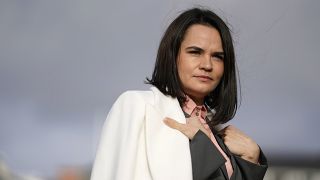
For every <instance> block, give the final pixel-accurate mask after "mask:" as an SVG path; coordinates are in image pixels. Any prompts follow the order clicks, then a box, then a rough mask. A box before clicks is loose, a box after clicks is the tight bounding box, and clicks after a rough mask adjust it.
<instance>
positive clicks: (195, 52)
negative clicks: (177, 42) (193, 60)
mask: <svg viewBox="0 0 320 180" xmlns="http://www.w3.org/2000/svg"><path fill="white" fill-rule="evenodd" d="M189 53H190V54H194V55H199V54H200V52H199V51H189Z"/></svg>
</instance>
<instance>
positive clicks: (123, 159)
mask: <svg viewBox="0 0 320 180" xmlns="http://www.w3.org/2000/svg"><path fill="white" fill-rule="evenodd" d="M165 117H170V118H172V119H175V120H176V121H178V122H180V123H185V122H186V119H185V116H184V114H183V111H182V110H181V108H180V105H179V102H178V100H177V99H176V98H172V97H170V96H165V95H164V94H162V93H161V92H160V91H159V90H158V89H157V88H155V87H151V91H127V92H125V93H123V94H122V95H121V96H120V97H119V98H118V99H117V100H116V102H115V103H114V105H113V106H112V108H111V110H110V112H109V114H108V116H107V119H106V122H105V124H104V127H103V130H102V135H101V138H100V144H99V147H98V150H97V154H96V159H95V162H94V165H93V169H92V174H91V180H131V179H136V180H149V179H153V180H192V164H191V155H190V148H189V139H188V138H187V137H186V136H185V135H183V134H182V133H180V132H179V131H177V130H174V129H171V128H169V127H168V126H166V125H165V124H164V123H163V119H164V118H165Z"/></svg>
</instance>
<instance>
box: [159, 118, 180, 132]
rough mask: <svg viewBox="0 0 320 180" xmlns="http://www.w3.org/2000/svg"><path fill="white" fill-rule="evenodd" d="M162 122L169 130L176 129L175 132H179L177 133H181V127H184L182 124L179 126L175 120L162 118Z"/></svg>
mask: <svg viewBox="0 0 320 180" xmlns="http://www.w3.org/2000/svg"><path fill="white" fill-rule="evenodd" d="M163 122H164V123H165V124H166V125H167V126H169V127H170V128H173V129H176V130H179V131H182V129H183V127H184V124H181V123H179V122H177V121H176V120H173V119H171V118H168V117H166V118H164V120H163Z"/></svg>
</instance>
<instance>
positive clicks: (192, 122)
mask: <svg viewBox="0 0 320 180" xmlns="http://www.w3.org/2000/svg"><path fill="white" fill-rule="evenodd" d="M163 122H164V123H165V124H166V125H167V126H169V127H171V128H173V129H176V130H178V131H180V132H181V133H183V134H184V135H185V136H187V137H188V138H189V139H193V137H194V136H195V135H196V133H197V132H198V131H199V130H201V131H202V132H203V133H204V134H206V135H207V136H208V137H210V132H209V131H208V130H206V129H205V128H204V126H203V125H202V124H201V122H200V120H199V119H198V118H197V117H190V118H187V123H186V124H183V123H179V122H177V121H176V120H173V119H171V118H168V117H166V118H164V120H163Z"/></svg>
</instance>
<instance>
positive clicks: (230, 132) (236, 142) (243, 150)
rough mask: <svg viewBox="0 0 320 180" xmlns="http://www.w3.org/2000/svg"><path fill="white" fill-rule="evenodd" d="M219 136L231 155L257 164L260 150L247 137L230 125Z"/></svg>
mask: <svg viewBox="0 0 320 180" xmlns="http://www.w3.org/2000/svg"><path fill="white" fill-rule="evenodd" d="M219 134H220V135H221V136H222V139H223V140H224V143H225V145H226V146H227V147H228V148H229V150H230V151H231V152H232V153H233V154H235V155H238V156H240V157H241V158H242V159H245V160H247V161H250V162H252V163H255V164H258V160H259V156H260V148H259V146H258V145H257V143H256V142H254V141H253V140H252V139H251V138H250V137H249V136H247V135H245V134H244V133H243V132H241V131H240V130H239V129H237V128H236V127H234V126H232V125H229V126H227V127H225V128H224V129H222V130H221V131H220V132H219Z"/></svg>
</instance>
